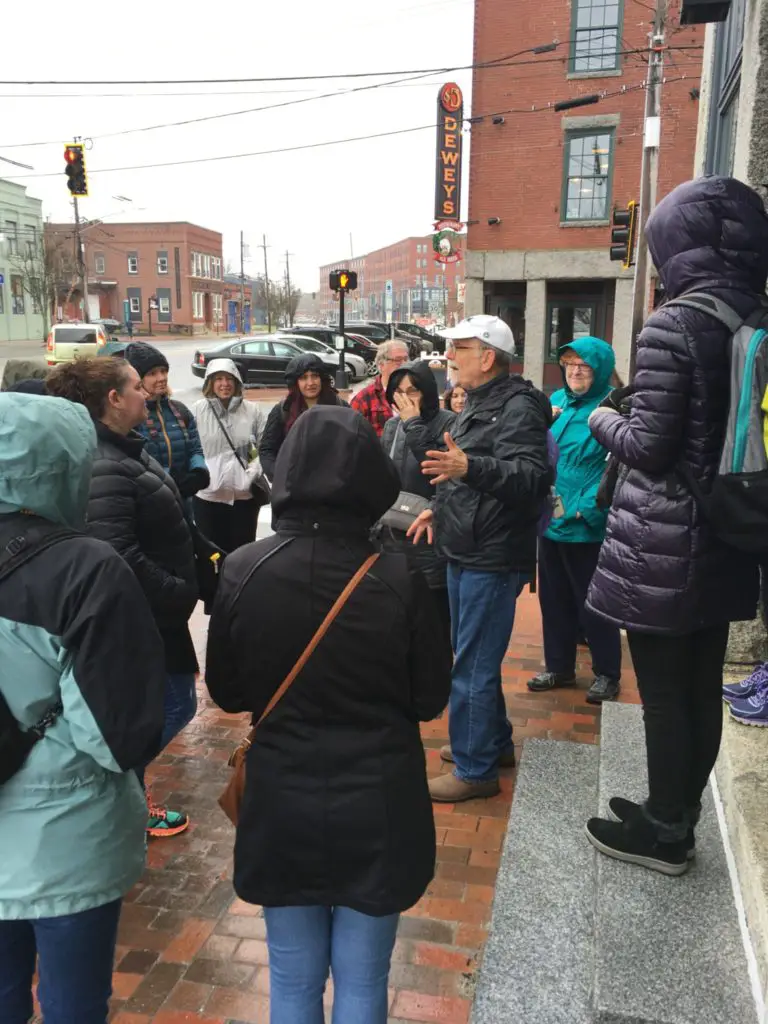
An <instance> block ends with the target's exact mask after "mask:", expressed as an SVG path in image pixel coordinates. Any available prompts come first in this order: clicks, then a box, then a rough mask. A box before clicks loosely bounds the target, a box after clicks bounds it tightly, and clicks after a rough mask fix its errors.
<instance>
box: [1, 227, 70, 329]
mask: <svg viewBox="0 0 768 1024" xmlns="http://www.w3.org/2000/svg"><path fill="white" fill-rule="evenodd" d="M73 262H74V261H73V258H72V255H71V253H69V252H67V250H66V249H65V248H64V245H63V242H62V241H61V239H56V238H51V237H50V236H48V235H46V234H42V235H41V237H39V238H37V237H36V238H35V239H34V240H29V241H28V242H27V244H26V245H25V247H24V249H23V251H22V252H20V253H19V254H18V255H15V256H12V257H11V263H12V266H13V269H14V270H15V271H16V272H17V273H18V274H19V276H20V277H21V279H22V283H23V285H24V291H25V292H26V294H27V295H29V297H30V299H31V300H32V311H33V312H34V313H39V314H40V315H41V316H42V318H43V341H45V339H46V338H47V336H48V331H49V330H50V326H51V319H52V316H53V308H54V306H55V305H56V300H57V298H58V296H59V294H60V292H61V291H62V290H63V289H64V288H65V287H67V282H69V294H70V295H71V293H72V290H73V288H74V287H76V285H77V270H76V268H75V267H74V266H73Z"/></svg>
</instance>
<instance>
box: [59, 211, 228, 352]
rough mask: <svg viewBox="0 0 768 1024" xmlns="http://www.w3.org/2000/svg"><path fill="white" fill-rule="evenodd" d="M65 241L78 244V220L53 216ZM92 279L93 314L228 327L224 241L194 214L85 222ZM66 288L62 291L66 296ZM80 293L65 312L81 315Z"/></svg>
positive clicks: (166, 327)
mask: <svg viewBox="0 0 768 1024" xmlns="http://www.w3.org/2000/svg"><path fill="white" fill-rule="evenodd" d="M45 230H46V232H49V233H50V235H51V236H53V237H54V238H55V239H56V240H58V241H60V242H61V244H62V245H63V246H64V247H65V248H70V247H71V248H72V249H74V236H73V232H74V228H73V226H72V225H71V224H46V226H45ZM82 240H83V248H84V259H85V265H86V268H87V280H88V311H89V315H90V316H92V317H94V316H101V317H114V318H115V319H116V320H121V321H122V320H124V315H123V308H124V307H123V302H124V300H126V299H127V300H128V303H129V310H130V318H131V320H132V321H133V323H134V324H135V325H136V328H137V329H138V330H147V329H148V327H149V303H150V299H152V300H153V301H156V303H157V308H156V309H153V310H152V330H153V332H156V333H162V332H164V331H178V330H182V331H189V332H190V333H195V332H198V331H204V330H206V329H213V330H225V321H226V311H225V309H224V306H223V298H222V293H223V290H224V285H223V262H222V241H221V234H220V233H219V232H218V231H210V230H209V229H208V228H202V227H198V226H197V225H196V224H189V223H187V222H183V221H182V222H178V223H168V224H160V223H155V224H99V223H93V224H86V225H84V226H83V228H82ZM65 296H66V291H64V292H63V294H62V296H61V302H62V303H63V301H64V298H65ZM80 299H81V296H80V294H79V291H75V292H74V293H73V294H72V296H71V298H70V302H69V304H68V306H67V308H65V309H63V310H62V312H63V315H64V316H77V315H78V313H77V310H78V309H79V308H80Z"/></svg>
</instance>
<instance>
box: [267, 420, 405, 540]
mask: <svg viewBox="0 0 768 1024" xmlns="http://www.w3.org/2000/svg"><path fill="white" fill-rule="evenodd" d="M399 493H400V478H399V475H398V472H397V470H396V469H395V466H394V464H393V462H392V460H391V459H390V458H389V457H388V456H387V455H386V453H385V452H384V449H383V448H382V447H381V442H380V441H379V439H378V437H377V436H376V431H375V430H374V429H373V427H372V426H371V425H370V423H369V422H368V421H367V420H366V419H364V418H363V417H362V416H361V415H360V414H359V413H357V412H355V410H354V409H350V408H348V407H345V406H338V405H316V406H315V407H314V408H312V409H309V410H308V411H307V412H305V413H304V414H303V415H302V416H300V417H299V418H298V419H297V420H296V423H295V424H294V426H293V427H292V428H291V430H290V431H289V433H288V435H287V436H286V439H285V441H284V443H283V445H282V447H281V449H280V454H279V455H278V457H277V464H276V466H275V478H274V482H273V485H272V509H273V512H274V515H275V518H279V517H281V516H284V515H286V514H287V513H288V514H299V515H300V514H301V512H302V509H304V510H309V509H323V508H325V509H334V510H339V511H342V512H345V513H347V514H349V515H350V516H352V517H354V518H356V519H359V520H366V521H368V522H369V523H370V524H371V525H373V523H375V522H376V521H377V520H378V519H380V518H381V516H382V515H383V514H384V513H385V512H386V511H387V509H388V508H390V506H391V505H392V504H393V503H394V501H395V499H396V498H397V496H398V494H399Z"/></svg>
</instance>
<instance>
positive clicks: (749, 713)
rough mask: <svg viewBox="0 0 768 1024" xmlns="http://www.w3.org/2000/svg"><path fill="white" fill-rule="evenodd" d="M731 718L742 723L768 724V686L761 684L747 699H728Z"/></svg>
mask: <svg viewBox="0 0 768 1024" xmlns="http://www.w3.org/2000/svg"><path fill="white" fill-rule="evenodd" d="M728 707H729V708H730V712H731V718H733V719H735V721H737V722H740V723H741V724H742V725H768V686H761V687H760V688H759V689H758V690H756V691H755V693H753V694H752V696H751V697H747V699H746V700H731V701H728Z"/></svg>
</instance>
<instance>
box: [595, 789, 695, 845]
mask: <svg viewBox="0 0 768 1024" xmlns="http://www.w3.org/2000/svg"><path fill="white" fill-rule="evenodd" d="M642 813H643V808H642V807H641V805H640V804H636V803H635V802H634V801H633V800H625V799H624V797H623V796H612V797H611V799H610V800H609V801H608V817H609V818H610V819H611V821H620V822H625V821H630V820H631V819H632V818H635V817H637V816H638V815H640V814H642ZM685 855H686V857H687V858H688V860H693V858H694V857H695V856H696V837H695V835H694V831H693V829H692V828H689V829H688V835H687V836H686V837H685Z"/></svg>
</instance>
